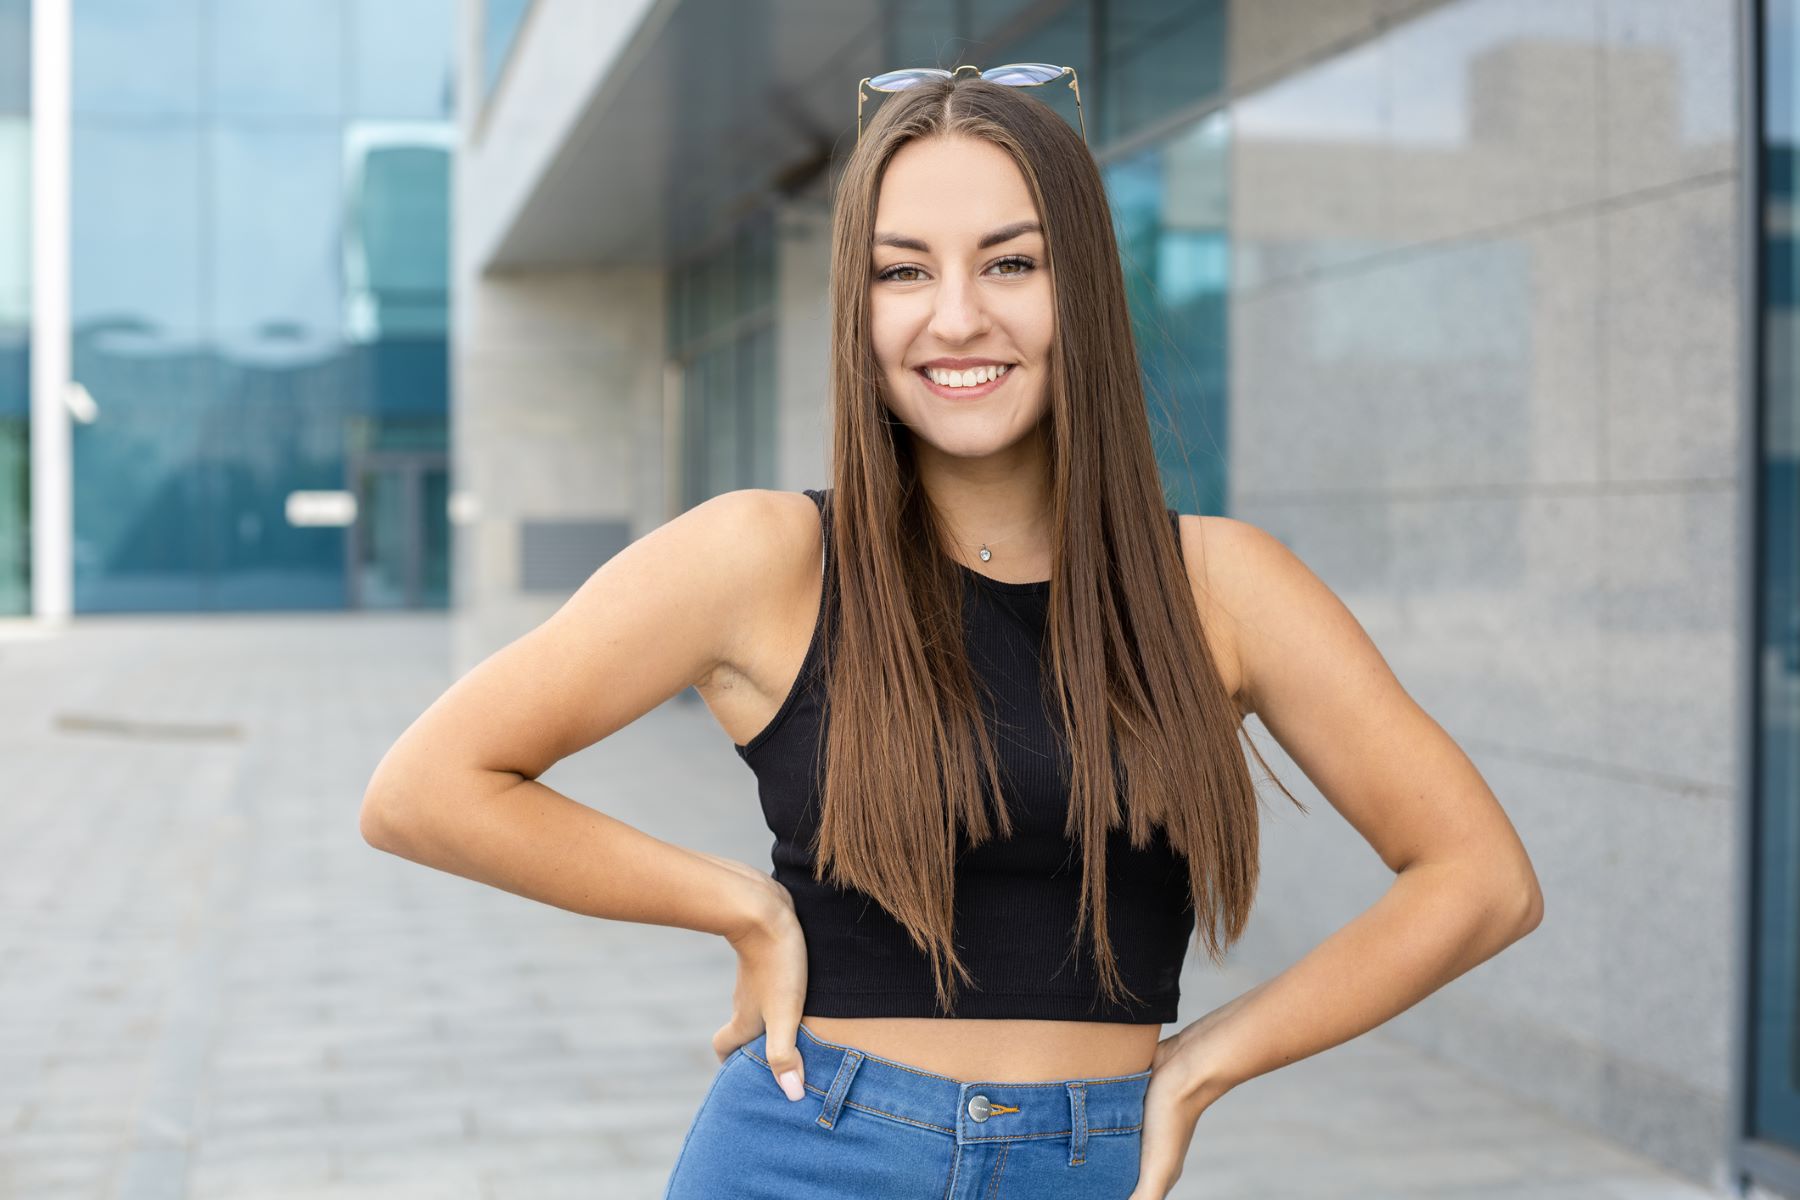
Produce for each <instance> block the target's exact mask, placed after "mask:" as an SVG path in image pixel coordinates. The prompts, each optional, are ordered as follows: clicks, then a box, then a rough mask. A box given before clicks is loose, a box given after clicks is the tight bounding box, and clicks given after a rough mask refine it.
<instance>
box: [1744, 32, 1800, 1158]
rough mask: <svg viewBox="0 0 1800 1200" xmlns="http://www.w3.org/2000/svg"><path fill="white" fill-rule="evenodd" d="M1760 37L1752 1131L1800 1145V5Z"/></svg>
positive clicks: (1790, 1145) (1763, 1137)
mask: <svg viewBox="0 0 1800 1200" xmlns="http://www.w3.org/2000/svg"><path fill="white" fill-rule="evenodd" d="M1764 18H1765V21H1766V28H1765V30H1764V33H1765V38H1764V41H1763V53H1764V55H1765V59H1764V69H1763V78H1764V80H1765V88H1766V94H1765V96H1764V99H1763V105H1764V110H1765V121H1764V124H1765V137H1766V138H1767V144H1766V145H1765V146H1764V147H1763V156H1764V162H1765V164H1766V167H1767V169H1766V171H1765V172H1764V178H1763V186H1764V188H1765V194H1764V196H1763V198H1762V200H1763V205H1762V207H1763V213H1762V217H1761V219H1760V221H1759V222H1758V226H1759V227H1760V228H1761V229H1762V230H1763V231H1764V238H1763V241H1762V246H1761V249H1762V254H1763V267H1764V271H1765V272H1766V278H1767V284H1768V286H1767V288H1766V290H1765V295H1764V303H1765V304H1766V305H1767V310H1766V311H1765V312H1764V313H1762V314H1761V318H1762V328H1763V334H1764V355H1765V357H1764V362H1763V378H1762V388H1761V392H1762V403H1763V407H1764V409H1765V411H1764V412H1763V413H1762V414H1761V428H1762V429H1763V430H1765V431H1766V433H1765V437H1764V445H1763V448H1762V450H1763V456H1762V463H1761V476H1762V477H1761V480H1760V484H1761V491H1760V494H1761V499H1762V506H1763V507H1762V514H1761V515H1762V525H1763V530H1762V547H1761V551H1762V553H1761V569H1762V579H1761V587H1762V597H1761V601H1762V603H1761V609H1762V611H1761V613H1760V617H1761V627H1760V628H1759V629H1758V631H1757V651H1758V653H1757V656H1756V662H1757V675H1758V678H1757V685H1758V686H1757V691H1758V704H1757V720H1758V723H1759V725H1760V731H1759V738H1758V744H1759V747H1760V751H1759V761H1758V763H1757V779H1756V797H1755V808H1756V833H1755V837H1754V839H1753V844H1754V846H1755V847H1756V850H1755V854H1756V858H1755V861H1754V864H1753V870H1754V872H1755V884H1754V901H1753V903H1754V908H1755V913H1754V921H1753V928H1754V929H1755V935H1754V940H1753V942H1752V945H1751V954H1752V964H1751V1000H1752V1015H1751V1020H1750V1062H1749V1063H1748V1064H1747V1067H1748V1074H1749V1079H1750V1121H1749V1124H1750V1132H1751V1134H1752V1136H1754V1137H1756V1138H1759V1139H1761V1140H1765V1141H1770V1142H1776V1143H1779V1144H1781V1145H1784V1146H1786V1147H1788V1148H1789V1149H1792V1150H1800V1003H1797V1001H1796V998H1797V997H1800V852H1797V851H1796V844H1797V843H1800V738H1797V737H1796V736H1795V731H1794V724H1793V720H1792V718H1791V717H1790V715H1789V714H1790V713H1791V712H1792V711H1793V706H1794V696H1795V695H1796V694H1800V441H1797V439H1796V436H1795V431H1796V430H1800V340H1797V339H1796V335H1795V332H1794V331H1795V329H1796V327H1797V323H1796V316H1795V311H1794V310H1795V296H1796V293H1797V292H1800V284H1797V283H1796V280H1797V279H1800V219H1797V218H1796V215H1795V214H1796V210H1795V207H1794V180H1795V175H1796V165H1797V162H1800V93H1797V92H1796V88H1795V83H1794V78H1795V72H1796V70H1800V3H1796V0H1769V3H1768V4H1767V6H1766V8H1765V10H1764Z"/></svg>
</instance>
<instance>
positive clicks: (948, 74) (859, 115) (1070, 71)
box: [856, 63, 1087, 146]
mask: <svg viewBox="0 0 1800 1200" xmlns="http://www.w3.org/2000/svg"><path fill="white" fill-rule="evenodd" d="M1055 65H1056V64H1055V63H1002V64H1001V65H1000V66H998V67H989V68H988V70H989V71H1004V70H1005V69H1006V68H1007V67H1026V66H1046V67H1049V66H1055ZM896 69H897V70H902V71H929V72H934V73H935V72H940V71H942V72H943V77H944V78H945V79H955V78H956V77H957V76H958V75H960V74H962V73H963V72H964V71H973V72H975V74H976V75H978V76H980V77H981V78H983V79H986V78H987V72H986V71H983V70H982V69H981V68H980V67H977V66H973V65H971V64H969V63H961V64H959V65H958V66H957V67H956V68H955V69H954V70H950V71H944V69H943V68H942V67H899V68H896ZM882 74H883V75H891V74H893V72H892V71H883V72H882ZM1063 74H1064V75H1067V76H1068V77H1069V90H1070V91H1072V92H1074V93H1075V119H1076V120H1077V121H1078V122H1080V124H1081V144H1082V145H1084V146H1085V145H1087V116H1086V114H1085V113H1084V112H1083V111H1082V108H1081V81H1080V79H1079V78H1078V77H1077V76H1076V74H1075V68H1074V67H1064V68H1063ZM877 78H879V76H876V75H868V76H865V77H864V78H863V79H862V80H861V81H860V82H859V83H857V85H856V143H857V145H859V146H860V145H861V144H862V119H863V102H864V101H865V100H867V99H868V97H867V96H865V95H863V88H864V87H868V86H870V85H869V80H871V79H877ZM1060 79H1062V75H1054V76H1052V77H1051V78H1049V79H1040V80H1039V81H1038V82H1036V83H1005V84H1001V85H1000V86H1002V87H1044V86H1045V85H1047V84H1052V83H1056V82H1057V81H1059V80H1060ZM990 82H991V81H990ZM874 90H875V91H877V92H888V93H893V92H904V91H906V90H907V89H906V88H875V89H874Z"/></svg>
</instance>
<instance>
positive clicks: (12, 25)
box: [0, 0, 31, 116]
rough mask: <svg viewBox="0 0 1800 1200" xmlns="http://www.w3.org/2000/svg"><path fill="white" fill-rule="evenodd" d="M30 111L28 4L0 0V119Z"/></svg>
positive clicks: (29, 5)
mask: <svg viewBox="0 0 1800 1200" xmlns="http://www.w3.org/2000/svg"><path fill="white" fill-rule="evenodd" d="M30 111H31V0H0V116H5V115H7V114H9V113H28V112H30Z"/></svg>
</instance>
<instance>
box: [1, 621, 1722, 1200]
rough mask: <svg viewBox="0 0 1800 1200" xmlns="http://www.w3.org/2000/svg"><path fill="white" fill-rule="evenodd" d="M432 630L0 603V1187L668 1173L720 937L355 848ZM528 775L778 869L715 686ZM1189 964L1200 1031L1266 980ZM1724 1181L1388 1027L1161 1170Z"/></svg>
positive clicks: (1284, 1080)
mask: <svg viewBox="0 0 1800 1200" xmlns="http://www.w3.org/2000/svg"><path fill="white" fill-rule="evenodd" d="M446 640H447V625H446V623H445V621H444V619H443V618H442V617H440V616H420V615H403V614H375V615H368V616H360V615H339V614H329V615H319V616H295V617H268V616H258V615H226V616H196V617H151V618H135V617H134V618H112V617H97V618H88V619H85V620H82V621H79V622H77V623H76V624H74V625H73V626H72V627H71V628H70V629H69V630H67V631H66V632H63V633H59V634H55V635H52V636H42V635H40V634H39V633H37V632H35V631H34V629H33V627H31V626H28V625H24V624H16V625H11V626H7V627H4V628H0V747H3V748H4V763H5V766H6V776H5V779H6V784H5V793H6V794H5V796H4V798H3V799H0V1196H5V1197H8V1198H9V1200H11V1198H15V1197H16V1198H20V1200H25V1198H31V1200H37V1198H42V1200H64V1198H73V1197H83V1198H86V1197H95V1198H99V1197H121V1198H123V1200H149V1198H154V1200H165V1198H171V1200H172V1198H175V1197H193V1198H195V1200H270V1198H274V1197H282V1198H295V1200H297V1198H300V1197H321V1198H325V1197H331V1198H343V1197H369V1198H371V1200H374V1198H380V1200H404V1198H408V1197H431V1198H434V1200H435V1198H443V1200H464V1198H467V1200H557V1198H560V1197H571V1198H572V1197H578V1196H579V1197H583V1198H584V1200H585V1198H588V1197H600V1198H606V1200H615V1198H616V1200H631V1198H638V1197H641V1198H644V1200H652V1198H654V1197H658V1196H660V1194H661V1188H662V1185H663V1182H664V1180H665V1179H666V1177H667V1174H668V1170H669V1167H670V1166H671V1164H672V1163H673V1162H674V1158H675V1155H676V1152H677V1151H678V1149H679V1147H680V1145H681V1140H682V1137H683V1135H684V1133H685V1131H686V1127H687V1123H688V1121H689V1120H690V1118H691V1116H692V1114H693V1112H694V1110H695V1107H696V1106H697V1104H698V1102H699V1100H700V1097H701V1095H702V1093H703V1091H704V1089H705V1086H706V1084H707V1082H708V1080H709V1078H710V1076H711V1073H712V1071H713V1070H714V1069H715V1067H716V1065H717V1063H716V1060H715V1059H714V1058H713V1057H712V1053H711V1048H710V1037H711V1034H712V1032H713V1031H714V1030H715V1029H716V1028H717V1027H718V1026H719V1025H720V1024H721V1023H723V1021H724V1020H725V1019H726V1018H727V1016H728V1015H729V1009H730V993H731V987H732V984H733V978H734V967H735V962H734V959H733V957H732V955H731V953H730V950H729V948H728V947H726V946H725V945H723V944H722V943H721V942H719V941H718V940H717V939H716V938H713V937H711V936H709V935H705V934H700V933H694V932H690V931H687V930H681V929H674V928H668V927H661V926H640V925H625V924H620V923H616V922H615V923H607V922H598V921H594V920H590V919H586V918H583V917H579V916H576V915H574V914H572V913H567V912H563V911H561V910H559V909H555V908H550V907H547V906H543V905H539V904H534V903H532V902H530V901H526V900H523V899H521V898H519V897H516V896H513V895H511V894H509V893H505V892H500V891H497V890H494V889H491V888H487V887H484V886H481V885H478V884H474V883H471V882H469V881H466V880H463V879H460V878H457V877H455V876H451V875H447V874H444V873H441V872H437V871H433V870H430V869H427V868H425V867H421V866H419V865H417V864H414V863H411V862H408V861H406V860H404V859H401V858H398V857H395V856H393V855H389V854H384V853H382V852H380V851H377V850H374V849H372V848H371V847H369V846H368V845H367V844H365V843H364V842H363V840H362V838H361V836H360V834H359V832H358V828H357V817H358V810H359V806H360V803H361V797H362V789H363V785H364V784H365V783H366V782H367V780H368V778H369V775H370V773H371V772H372V770H373V768H374V765H375V763H376V761H377V760H378V759H379V758H380V756H381V754H382V753H383V752H384V751H385V750H386V748H387V747H388V746H389V745H390V744H391V742H392V741H393V739H394V737H395V736H396V735H397V734H398V733H399V732H400V730H402V729H403V728H404V727H405V725H406V724H407V723H408V722H409V721H410V720H411V719H412V718H413V717H414V716H416V715H417V714H418V713H419V712H420V711H422V710H423V709H424V708H425V706H426V705H428V704H429V703H430V702H431V700H432V699H433V698H435V697H436V696H437V695H438V694H439V693H440V692H441V691H442V689H443V688H444V687H445V686H447V685H448V683H449V678H448V676H447V667H446V663H447V654H446V651H445V647H446ZM544 781H545V782H546V783H549V784H550V785H551V786H553V787H556V788H558V789H559V790H561V791H563V792H565V793H566V794H568V795H570V796H573V797H575V798H576V799H578V800H581V801H582V802H584V803H587V804H589V805H592V806H594V807H596V808H600V809H603V810H605V811H606V812H608V813H610V814H612V815H613V816H615V817H618V818H619V819H621V820H624V821H627V822H629V823H631V824H634V825H636V826H637V827H638V828H640V829H643V830H644V831H646V832H649V833H652V834H654V835H656V836H658V837H662V838H665V839H667V840H670V841H675V842H680V843H682V844H686V845H691V846H695V847H698V848H701V849H706V850H709V851H711V852H713V853H718V854H726V855H730V856H732V857H735V858H738V859H741V860H742V861H745V862H750V863H755V864H758V865H759V866H761V867H764V868H766V867H767V856H768V846H769V835H768V832H767V830H766V829H765V828H764V827H763V825H762V817H761V813H760V811H759V809H758V808H757V805H756V799H755V791H754V788H753V786H752V784H753V779H752V777H751V776H750V774H749V772H748V771H747V770H746V769H745V768H744V765H743V764H742V763H741V762H740V761H738V759H737V757H736V756H735V755H734V754H733V753H732V751H731V748H730V746H729V744H728V743H727V740H726V739H725V737H724V735H723V734H721V733H720V732H719V731H718V730H717V728H716V727H715V726H714V725H713V724H712V722H711V720H710V718H709V717H708V716H707V715H706V713H705V712H704V710H703V709H701V708H700V707H699V706H697V705H688V704H680V703H676V704H669V705H665V706H663V707H662V708H661V709H659V710H657V711H656V712H655V713H652V714H651V715H649V716H648V717H646V718H645V719H643V720H642V721H640V722H638V723H636V724H634V725H633V726H631V727H630V728H628V729H626V730H624V731H621V732H620V733H619V734H618V735H616V736H615V737H613V738H609V739H607V740H606V741H605V742H603V743H602V744H601V745H599V746H595V747H592V748H590V749H589V750H587V751H584V752H583V753H581V754H578V755H576V756H574V757H573V758H571V759H568V760H566V761H565V762H563V763H560V764H558V765H557V766H556V767H555V768H554V769H553V770H552V771H550V772H549V773H548V774H547V775H546V776H545V777H544ZM1204 964H1205V959H1204V956H1202V955H1197V954H1190V956H1189V965H1190V971H1189V974H1188V976H1187V977H1186V979H1184V983H1183V990H1184V995H1183V1014H1184V1020H1189V1019H1192V1017H1193V1016H1197V1015H1198V1014H1200V1013H1203V1012H1205V1011H1207V1010H1208V1009H1210V1008H1212V1007H1213V1006H1215V1005H1217V1004H1219V1003H1221V1002H1223V1001H1224V1000H1226V999H1229V998H1230V997H1231V996H1232V995H1235V994H1236V993H1237V992H1239V991H1241V990H1242V989H1243V988H1245V987H1248V986H1250V985H1251V984H1252V983H1254V982H1255V980H1254V979H1253V978H1248V977H1243V976H1242V974H1241V973H1240V972H1231V971H1228V972H1225V973H1222V974H1221V973H1214V972H1210V971H1206V970H1202V969H1201V968H1202V967H1203V966H1204ZM1715 1194H1716V1193H1713V1192H1710V1191H1707V1190H1705V1189H1702V1188H1699V1187H1696V1186H1694V1185H1692V1184H1689V1183H1684V1182H1682V1181H1680V1180H1678V1179H1676V1178H1674V1177H1671V1176H1669V1175H1667V1174H1665V1173H1663V1172H1661V1171H1659V1170H1658V1169H1656V1168H1655V1167H1653V1166H1652V1165H1651V1164H1649V1163H1647V1162H1645V1161H1644V1160H1642V1159H1639V1158H1636V1157H1634V1156H1632V1155H1630V1154H1626V1153H1624V1152H1622V1151H1620V1150H1619V1149H1616V1148H1615V1147H1613V1146H1612V1145H1610V1144H1608V1143H1606V1142H1603V1141H1600V1140H1597V1139H1595V1138H1592V1137H1589V1136H1586V1135H1584V1134H1583V1133H1582V1132H1580V1131H1578V1130H1576V1129H1573V1128H1570V1127H1568V1126H1567V1125H1565V1124H1564V1123H1561V1122H1559V1121H1558V1120H1557V1119H1556V1118H1555V1117H1554V1116H1552V1115H1550V1114H1548V1113H1546V1112H1544V1111H1541V1110H1539V1109H1537V1108H1534V1107H1532V1106H1530V1105H1526V1104H1521V1103H1518V1102H1516V1101H1513V1100H1510V1099H1508V1098H1507V1097H1505V1096H1503V1095H1500V1094H1497V1093H1495V1092H1493V1091H1491V1090H1488V1089H1485V1088H1483V1087H1482V1086H1481V1085H1479V1084H1478V1083H1475V1082H1472V1081H1471V1080H1469V1079H1467V1078H1465V1077H1463V1076H1462V1075H1460V1074H1459V1073H1458V1072H1457V1071H1455V1070H1453V1069H1450V1068H1448V1067H1446V1066H1443V1065H1442V1064H1439V1063H1436V1062H1434V1061H1432V1060H1430V1059H1428V1058H1425V1057H1422V1056H1421V1055H1419V1054H1418V1053H1416V1052H1414V1051H1412V1050H1410V1049H1408V1048H1407V1047H1405V1046H1403V1045H1401V1044H1399V1043H1398V1042H1396V1041H1393V1040H1390V1039H1385V1038H1383V1037H1382V1036H1381V1035H1380V1034H1379V1032H1377V1033H1375V1034H1371V1035H1368V1036H1365V1037H1363V1038H1359V1039H1357V1040H1355V1041H1353V1042H1351V1043H1349V1044H1347V1045H1344V1046H1340V1047H1338V1048H1336V1049H1334V1050H1331V1051H1328V1052H1326V1053H1324V1054H1321V1055H1316V1056H1314V1057H1312V1058H1310V1059H1307V1060H1304V1061H1302V1062H1300V1063H1296V1064H1294V1065H1293V1066H1291V1067H1288V1068H1286V1069H1284V1070H1281V1071H1277V1072H1275V1073H1273V1074H1271V1075H1266V1076H1263V1077H1261V1078H1259V1079H1255V1080H1252V1081H1250V1082H1249V1083H1248V1084H1245V1085H1244V1086H1242V1087H1240V1088H1239V1089H1237V1090H1236V1091H1234V1092H1232V1093H1230V1094H1229V1095H1227V1096H1226V1097H1224V1098H1223V1099H1222V1100H1221V1101H1219V1102H1218V1103H1217V1104H1216V1105H1214V1107H1213V1108H1212V1109H1210V1110H1209V1111H1208V1112H1207V1113H1206V1114H1205V1116H1204V1117H1203V1118H1202V1121H1201V1124H1200V1127H1199V1129H1198V1131H1197V1133H1196V1136H1195V1139H1194V1143H1193V1147H1192V1153H1191V1156H1190V1158H1189V1161H1188V1164H1187V1167H1186V1171H1185V1174H1184V1175H1183V1177H1182V1179H1181V1180H1180V1182H1179V1183H1178V1184H1177V1185H1176V1187H1175V1190H1174V1192H1173V1193H1172V1195H1173V1196H1174V1197H1177V1198H1182V1200H1202V1198H1211V1197H1221V1198H1222V1197H1232V1198H1250V1197H1271V1198H1273V1197H1281V1198H1293V1197H1318V1198H1325V1197H1331V1198H1334V1200H1351V1198H1359V1200H1360V1198H1367V1200H1376V1198H1383V1200H1393V1198H1397V1197H1403V1198H1411V1197H1456V1198H1467V1200H1475V1198H1477V1197H1482V1198H1500V1197H1508V1198H1518V1200H1564V1198H1567V1200H1574V1198H1576V1197H1582V1198H1588V1197H1592V1198H1595V1200H1651V1198H1655V1200H1677V1198H1686V1197H1693V1198H1699V1197H1705V1196H1711V1195H1715Z"/></svg>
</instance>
